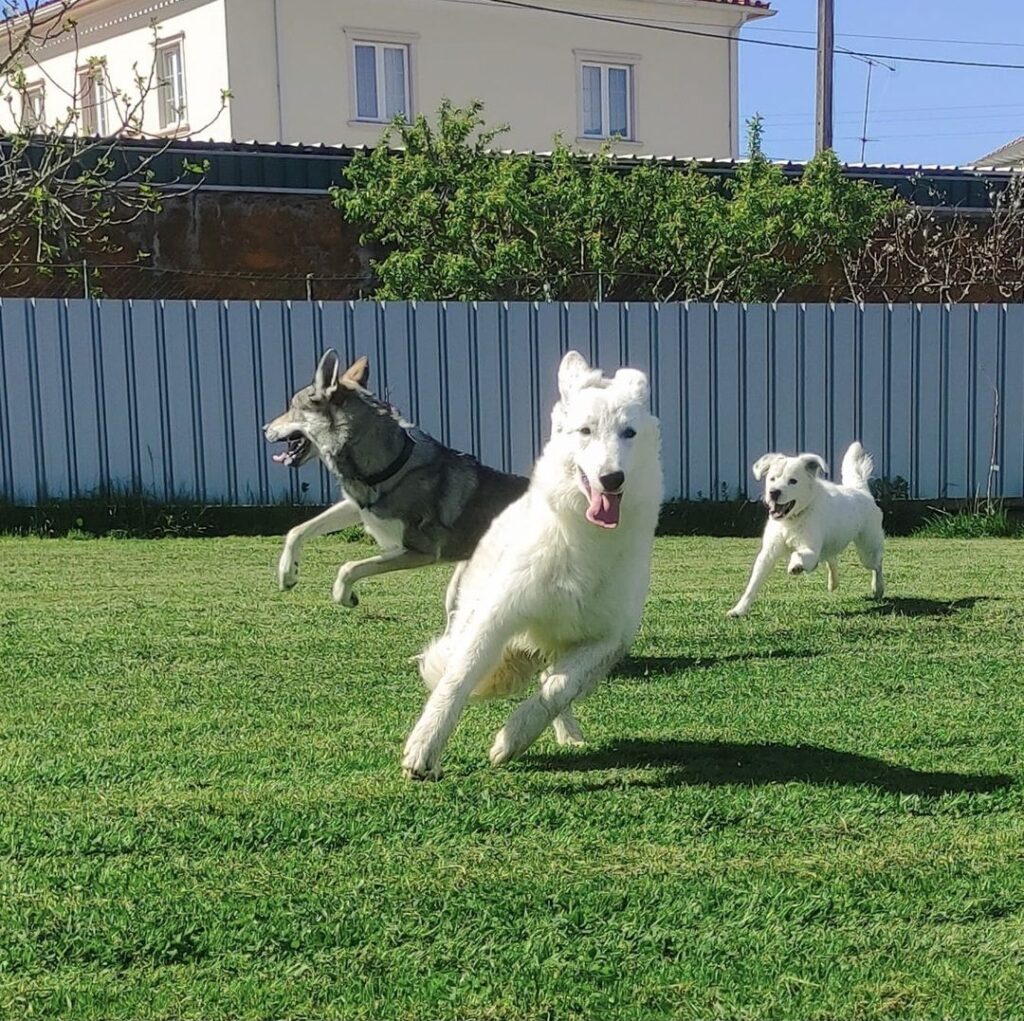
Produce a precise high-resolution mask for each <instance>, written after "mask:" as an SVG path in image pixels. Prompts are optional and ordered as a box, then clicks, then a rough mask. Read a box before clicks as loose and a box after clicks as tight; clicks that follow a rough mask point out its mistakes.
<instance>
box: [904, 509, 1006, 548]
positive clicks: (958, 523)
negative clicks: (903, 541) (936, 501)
mask: <svg viewBox="0 0 1024 1021" xmlns="http://www.w3.org/2000/svg"><path fill="white" fill-rule="evenodd" d="M914 534H915V535H919V536H922V537H924V538H927V539H1019V538H1021V536H1022V534H1024V529H1022V527H1021V524H1020V522H1019V521H1014V520H1013V519H1011V517H1010V515H1009V513H1008V512H1007V510H1006V508H1005V507H1004V506H1003V505H1002V504H1001V503H998V502H993V503H989V502H987V501H986V502H984V503H978V504H977V505H975V506H969V507H962V508H960V509H959V510H957V511H954V512H952V513H950V512H949V511H942V510H940V511H937V512H936V513H935V514H934V515H932V517H930V518H928V520H926V521H925V523H924V524H923V525H922V526H921V527H920V528H919V529H918V530H917V531H916V532H915V533H914Z"/></svg>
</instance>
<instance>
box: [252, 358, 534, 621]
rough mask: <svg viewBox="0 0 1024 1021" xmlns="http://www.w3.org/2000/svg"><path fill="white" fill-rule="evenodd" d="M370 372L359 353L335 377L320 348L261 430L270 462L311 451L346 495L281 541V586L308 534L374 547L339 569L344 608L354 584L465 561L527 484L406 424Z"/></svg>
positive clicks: (351, 601)
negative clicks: (277, 449) (283, 406)
mask: <svg viewBox="0 0 1024 1021" xmlns="http://www.w3.org/2000/svg"><path fill="white" fill-rule="evenodd" d="M369 374H370V369H369V363H368V361H367V359H366V358H365V357H364V358H359V359H358V360H357V361H356V362H354V363H353V364H352V365H351V366H350V367H349V368H348V369H347V370H345V371H344V372H343V371H342V369H341V363H340V362H339V361H338V356H337V355H336V354H335V353H334V351H327V352H326V353H325V354H324V356H323V358H321V359H320V364H319V365H318V366H317V370H316V374H315V376H314V378H313V382H312V384H311V385H310V386H307V387H304V388H303V389H301V390H299V392H298V393H296V394H295V396H294V397H293V398H292V401H291V406H290V407H289V408H288V410H287V411H286V412H285V413H284V414H283V415H280V416H279V417H278V418H275V419H274V420H273V421H272V422H270V423H269V424H267V425H266V426H265V427H264V433H265V435H266V438H267V440H268V441H269V442H271V443H278V442H285V443H287V448H286V449H285V450H284V451H283V452H282V453H280V454H277V455H275V456H274V460H275V461H277V462H278V463H279V464H283V465H286V466H288V467H298V466H299V465H302V464H305V463H306V461H308V460H309V459H310V458H312V457H314V456H317V455H319V457H320V459H321V461H323V463H324V464H325V465H326V466H327V468H328V469H329V470H330V471H331V472H332V473H333V474H334V476H335V477H336V478H337V479H338V482H339V483H340V484H341V489H342V492H343V494H344V497H345V498H344V499H343V500H342V501H341V502H340V503H337V504H335V505H334V506H333V507H330V508H329V509H328V510H326V511H324V512H323V513H322V514H319V515H318V516H317V517H315V518H313V519H312V520H310V521H307V522H305V523H304V524H301V525H297V526H296V527H295V528H293V529H292V530H291V531H290V532H289V533H288V535H287V536H286V537H285V542H284V550H283V551H282V553H281V559H280V562H279V563H278V582H279V584H280V586H281V588H282V589H288V588H291V587H292V586H293V585H295V583H296V582H297V581H298V572H299V557H300V555H301V552H302V547H303V545H304V544H305V543H306V542H307V541H308V540H309V539H312V538H314V537H316V536H320V535H327V534H328V533H330V532H337V531H338V530H340V529H342V528H347V527H348V526H350V525H355V524H362V525H363V527H364V528H365V529H366V531H367V532H369V534H370V535H372V536H373V538H374V539H376V541H377V542H378V543H379V544H380V546H381V547H382V548H383V552H382V553H380V554H379V555H378V556H374V557H369V558H367V559H366V560H356V561H351V562H350V563H347V564H344V565H342V567H341V569H340V570H339V571H338V577H337V580H336V581H335V583H334V592H333V596H334V599H335V601H336V602H338V603H340V604H341V605H342V606H348V607H352V606H355V605H356V604H357V603H358V601H359V600H358V598H357V597H356V594H355V592H354V591H353V586H354V585H355V583H356V582H357V581H359V580H360V579H362V578H368V577H372V576H373V575H377V574H385V573H387V572H389V571H406V570H409V569H411V568H415V567H424V566H426V565H427V564H433V563H437V562H438V561H449V562H452V561H464V560H466V559H467V558H468V557H469V556H470V554H471V553H472V552H473V550H474V549H475V548H476V545H477V543H478V542H479V541H480V537H481V536H482V535H483V534H484V532H485V531H486V530H487V528H488V526H489V525H490V523H491V522H492V521H493V520H494V518H495V517H496V516H497V515H498V514H499V513H500V512H501V511H502V510H504V509H505V508H506V507H507V506H508V505H509V504H510V503H512V501H513V500H515V499H517V498H518V497H520V496H521V495H522V494H523V493H524V492H525V491H526V487H527V485H528V484H529V483H528V481H527V480H526V479H524V478H521V477H520V476H518V475H508V474H506V473H504V472H500V471H496V470H495V469H493V468H488V467H487V466H486V465H482V464H481V463H480V462H479V461H477V459H476V458H475V457H472V456H471V455H469V454H462V453H459V452H458V451H455V450H452V449H451V448H449V447H446V446H444V445H443V444H441V443H438V442H437V440H435V439H433V437H431V436H428V435H427V434H426V433H425V432H423V431H422V430H420V429H417V428H416V427H415V426H414V425H412V424H411V423H409V422H406V421H405V420H404V419H402V418H401V416H400V415H399V414H398V412H397V411H396V410H395V409H394V408H392V407H391V406H390V405H389V404H386V403H385V402H384V401H381V400H379V399H378V398H377V397H375V396H374V395H373V394H371V393H370V392H369V391H368V390H367V389H366V384H367V382H368V380H369ZM458 574H459V568H456V571H455V575H454V576H453V579H452V583H451V584H450V585H449V595H448V597H447V598H446V603H447V604H448V606H449V609H450V608H451V606H450V603H451V598H452V594H453V593H454V589H455V585H456V584H457V580H458Z"/></svg>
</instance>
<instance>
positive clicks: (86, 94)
mask: <svg viewBox="0 0 1024 1021" xmlns="http://www.w3.org/2000/svg"><path fill="white" fill-rule="evenodd" d="M78 102H79V104H80V106H81V110H82V132H83V133H84V134H86V135H109V134H110V86H109V84H108V82H107V65H106V64H105V63H104V62H103V61H100V60H97V61H94V62H93V63H92V64H90V66H89V67H85V68H82V69H81V70H80V71H79V72H78Z"/></svg>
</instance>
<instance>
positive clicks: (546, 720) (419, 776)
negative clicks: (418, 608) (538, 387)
mask: <svg viewBox="0 0 1024 1021" xmlns="http://www.w3.org/2000/svg"><path fill="white" fill-rule="evenodd" d="M558 387H559V392H560V399H559V401H558V403H557V404H556V405H555V407H554V411H553V412H552V415H551V426H552V429H551V439H550V440H549V441H548V443H547V445H546V446H545V448H544V451H543V452H542V454H541V456H540V458H539V460H538V461H537V464H536V467H535V468H534V472H533V477H532V479H531V480H530V488H529V489H528V490H527V492H526V494H525V495H524V496H522V497H520V498H519V499H518V500H516V502H515V503H513V504H512V505H511V506H509V507H507V508H506V509H505V510H504V511H502V512H501V514H499V515H498V517H497V518H495V520H494V523H493V524H492V525H491V527H490V528H489V529H488V530H487V533H486V534H485V535H484V537H483V539H481V541H480V545H479V546H477V548H476V552H475V553H474V554H473V556H472V557H471V558H470V560H469V561H468V563H467V564H466V566H465V568H464V569H463V571H462V573H461V577H460V578H459V579H458V580H457V583H456V584H457V591H456V592H455V598H454V604H455V605H454V611H453V612H452V613H450V614H449V617H448V627H447V629H446V630H445V632H444V634H443V635H441V637H440V638H438V639H437V640H436V641H435V642H433V643H432V644H431V645H430V646H429V647H428V648H427V649H426V650H425V651H424V652H423V653H422V654H421V656H420V674H421V676H422V677H423V680H424V682H425V684H426V685H427V687H428V688H429V689H430V691H431V694H430V696H429V698H428V700H427V704H426V707H425V708H424V710H423V714H422V715H421V716H420V719H419V721H418V722H417V723H416V726H415V727H414V728H413V730H412V733H411V734H410V735H409V738H408V740H407V741H406V744H405V755H404V758H403V761H402V767H403V772H404V774H405V776H406V777H408V778H409V779H414V780H428V779H439V778H440V777H441V754H442V752H443V750H444V746H445V744H446V742H447V741H448V738H449V736H450V735H451V733H452V731H453V730H454V729H455V726H456V724H457V723H458V720H459V717H460V716H461V714H462V711H463V708H464V707H465V705H466V703H467V702H468V701H469V699H470V697H471V696H473V697H477V698H495V697H501V696H504V695H511V694H514V693H516V692H518V691H520V690H521V689H523V688H524V687H526V686H527V685H528V684H529V683H530V682H531V680H532V679H533V678H534V677H535V676H536V675H537V674H538V673H539V674H540V687H539V690H538V691H537V692H536V693H535V694H534V695H532V696H531V697H529V698H527V699H526V700H525V701H523V702H521V703H520V704H519V706H518V707H517V708H516V710H515V711H514V712H513V713H512V715H511V716H510V717H509V719H508V720H507V722H506V723H505V725H504V726H503V727H502V728H501V730H500V731H499V732H498V734H497V736H496V738H495V740H494V744H493V746H492V748H491V754H490V758H491V762H492V763H493V764H495V765H497V764H500V763H503V762H507V761H509V760H510V759H513V758H515V757H516V756H517V755H519V754H520V753H522V752H523V751H524V750H525V749H526V748H528V747H529V746H530V745H531V744H532V743H533V742H534V741H535V740H536V739H537V737H538V736H539V735H540V734H541V732H542V731H543V730H544V729H545V728H546V727H547V726H548V725H549V724H553V725H554V729H555V737H556V739H557V740H558V742H559V743H560V744H578V743H581V742H582V740H583V735H582V733H581V731H580V728H579V725H578V724H577V723H576V720H575V718H574V717H573V712H572V704H573V702H575V700H576V699H578V698H582V697H584V696H586V695H587V694H589V693H590V692H591V691H592V690H593V688H594V687H595V685H596V684H597V683H598V682H599V681H600V680H601V679H602V678H603V677H604V676H605V675H606V674H607V673H608V671H609V670H610V669H611V668H612V667H613V666H614V665H615V664H616V663H617V662H618V660H619V659H620V658H621V657H622V656H623V655H624V654H625V653H626V651H627V650H628V649H629V646H630V645H631V643H632V641H633V637H634V635H635V634H636V630H637V627H638V626H639V624H640V617H641V614H642V612H643V606H644V600H645V599H646V597H647V590H648V588H649V586H650V577H651V547H652V544H653V541H654V528H655V525H656V524H657V520H658V512H659V509H660V506H661V498H662V476H661V457H660V432H659V426H658V420H657V419H656V418H654V416H653V415H651V413H650V411H649V410H648V383H647V377H646V376H645V375H644V374H643V373H642V372H639V371H638V370H636V369H620V370H619V371H618V372H617V373H616V374H615V375H614V377H612V378H606V377H603V376H602V375H601V371H600V369H594V368H591V367H590V365H588V364H587V362H586V360H585V359H584V358H583V356H582V355H580V354H578V353H577V352H575V351H570V352H569V353H568V354H567V355H566V356H565V358H564V359H563V360H562V364H561V367H560V368H559V372H558Z"/></svg>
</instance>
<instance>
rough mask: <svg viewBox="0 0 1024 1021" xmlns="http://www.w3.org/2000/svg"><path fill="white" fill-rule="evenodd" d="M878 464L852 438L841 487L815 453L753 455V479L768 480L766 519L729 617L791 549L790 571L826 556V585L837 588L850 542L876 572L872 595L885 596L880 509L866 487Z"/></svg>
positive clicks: (745, 606)
mask: <svg viewBox="0 0 1024 1021" xmlns="http://www.w3.org/2000/svg"><path fill="white" fill-rule="evenodd" d="M873 470H874V464H873V463H872V461H871V457H870V455H869V454H868V453H867V452H866V451H865V450H864V448H863V447H862V446H861V445H860V444H859V443H853V444H851V446H850V449H849V450H847V451H846V455H845V456H844V457H843V469H842V485H838V486H837V485H836V484H835V483H834V482H828V481H826V480H825V479H823V478H822V477H821V476H822V475H823V474H824V473H825V472H827V471H828V466H827V465H826V464H825V462H824V460H823V459H822V458H820V457H819V456H818V455H817V454H799V455H797V456H796V457H787V456H786V455H785V454H765V455H764V457H761V458H758V460H757V461H755V462H754V478H755V479H757V480H758V481H760V480H761V479H762V478H764V480H765V485H764V502H765V503H766V504H767V505H768V523H767V524H766V525H765V529H764V537H763V538H762V540H761V552H760V553H759V554H758V556H757V560H755V561H754V569H753V571H752V572H751V575H750V581H749V583H748V584H747V590H746V591H745V592H744V593H743V595H742V596H740V601H739V602H738V603H737V604H736V605H735V606H734V607H733V608H732V609H731V610H730V611H729V614H728V616H730V617H742V616H744V615H745V614H746V613H748V612H749V610H750V605H751V603H753V601H754V597H755V596H756V595H757V592H758V589H760V588H761V585H762V584H763V583H764V580H765V578H767V577H768V573H769V572H770V571H771V569H772V567H773V566H774V565H775V562H776V561H777V560H779V558H780V557H782V556H783V555H784V554H785V553H787V552H788V553H789V554H790V557H789V573H790V574H804V573H805V572H807V571H813V570H814V569H815V568H816V567H817V566H818V564H819V563H820V562H821V561H823V560H824V561H825V566H826V568H827V569H828V590H829V592H834V591H835V590H836V588H837V586H838V584H839V575H838V569H837V560H838V557H839V554H840V553H842V552H843V550H844V549H846V547H847V546H849V545H850V543H851V542H852V543H853V544H854V545H855V546H856V547H857V553H858V554H859V555H860V562H861V563H862V564H863V565H864V567H866V568H867V569H868V570H869V571H870V572H871V594H872V595H873V596H874V597H875V598H876V599H881V598H882V595H883V594H884V592H885V581H884V579H883V578H882V550H883V547H884V545H885V534H884V532H883V531H882V512H881V510H880V509H879V507H878V504H876V503H875V500H874V497H873V496H872V495H871V490H870V489H869V488H868V479H870V478H871V472H872V471H873Z"/></svg>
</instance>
